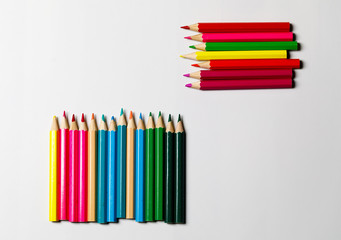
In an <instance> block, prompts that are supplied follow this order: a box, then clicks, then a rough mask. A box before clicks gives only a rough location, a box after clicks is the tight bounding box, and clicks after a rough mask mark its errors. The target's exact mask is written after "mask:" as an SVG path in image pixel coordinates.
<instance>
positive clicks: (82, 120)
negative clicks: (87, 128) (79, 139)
mask: <svg viewBox="0 0 341 240" xmlns="http://www.w3.org/2000/svg"><path fill="white" fill-rule="evenodd" d="M81 122H84V113H82V119H81Z"/></svg>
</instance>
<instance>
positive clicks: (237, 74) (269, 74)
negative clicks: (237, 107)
mask: <svg viewBox="0 0 341 240" xmlns="http://www.w3.org/2000/svg"><path fill="white" fill-rule="evenodd" d="M184 76H185V77H191V78H196V79H199V80H227V79H253V78H291V77H292V69H251V70H244V69H240V70H201V71H197V72H194V73H190V74H185V75H184Z"/></svg>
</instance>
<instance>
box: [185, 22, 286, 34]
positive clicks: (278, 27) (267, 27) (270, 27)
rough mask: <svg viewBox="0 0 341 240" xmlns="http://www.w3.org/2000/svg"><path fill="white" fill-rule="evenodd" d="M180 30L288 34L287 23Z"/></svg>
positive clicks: (194, 26)
mask: <svg viewBox="0 0 341 240" xmlns="http://www.w3.org/2000/svg"><path fill="white" fill-rule="evenodd" d="M181 28H184V29H189V30H192V31H197V32H202V33H222V32H289V31H290V23H289V22H224V23H219V22H218V23H196V24H192V25H188V26H182V27H181Z"/></svg>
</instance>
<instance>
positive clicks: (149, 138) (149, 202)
mask: <svg viewBox="0 0 341 240" xmlns="http://www.w3.org/2000/svg"><path fill="white" fill-rule="evenodd" d="M145 134H146V221H154V220H155V215H154V208H155V206H154V200H155V197H154V180H155V179H154V176H155V174H154V173H155V168H154V165H155V164H154V161H155V159H154V154H155V152H154V134H155V126H154V121H153V116H152V113H150V114H149V118H148V122H147V127H146V131H145Z"/></svg>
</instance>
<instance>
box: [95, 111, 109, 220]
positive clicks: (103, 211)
mask: <svg viewBox="0 0 341 240" xmlns="http://www.w3.org/2000/svg"><path fill="white" fill-rule="evenodd" d="M107 133H108V127H107V124H106V122H105V117H104V115H102V121H101V123H100V125H99V129H98V157H97V161H98V162H97V222H98V223H106V222H107V188H106V180H107V174H106V171H107V164H106V162H107V149H106V148H107Z"/></svg>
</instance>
